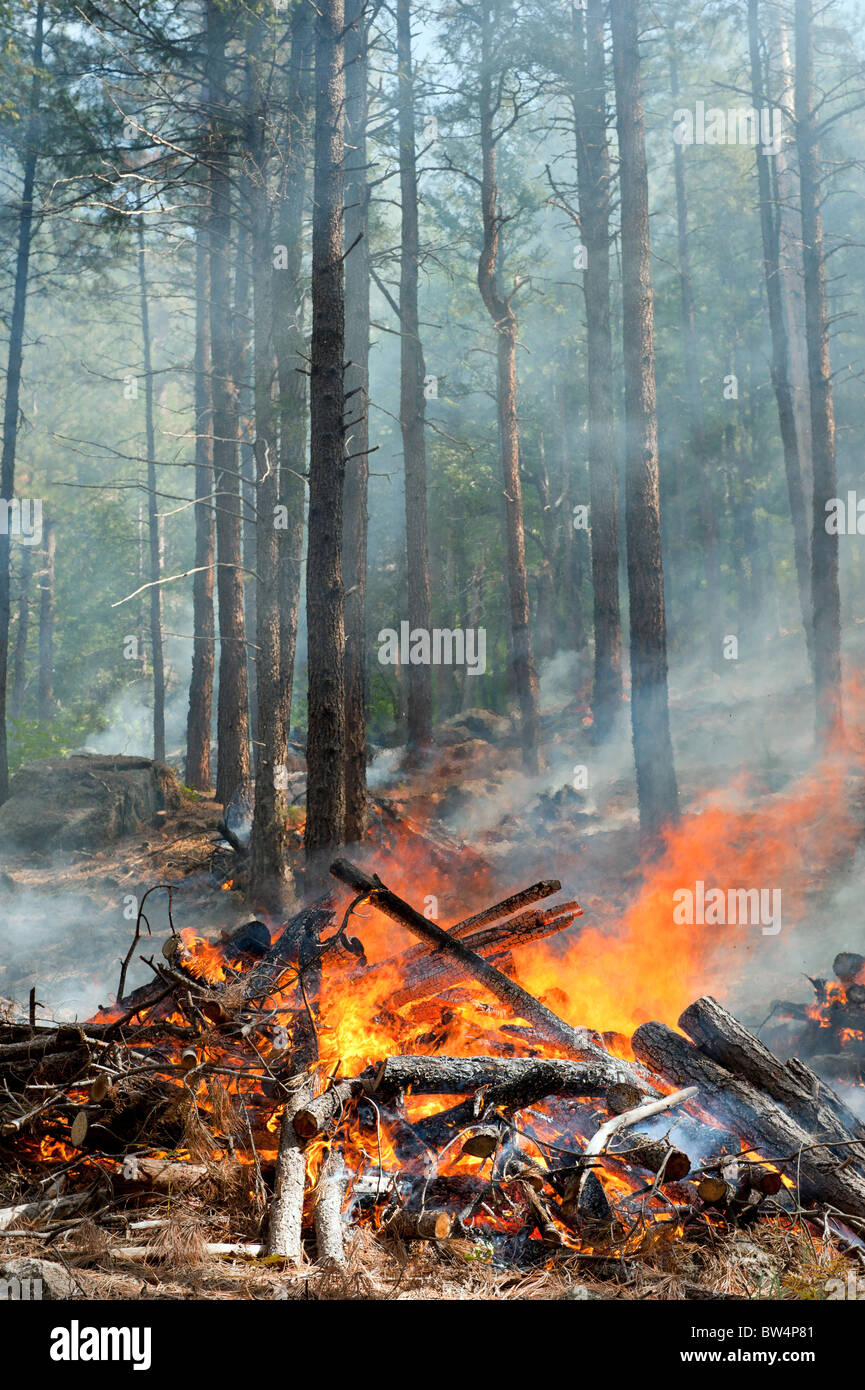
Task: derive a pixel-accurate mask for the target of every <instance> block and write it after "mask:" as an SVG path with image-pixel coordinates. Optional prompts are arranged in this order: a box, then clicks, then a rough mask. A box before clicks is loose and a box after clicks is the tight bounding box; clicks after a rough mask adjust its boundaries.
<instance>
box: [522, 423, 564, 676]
mask: <svg viewBox="0 0 865 1390" xmlns="http://www.w3.org/2000/svg"><path fill="white" fill-rule="evenodd" d="M532 480H533V482H534V484H535V489H536V491H537V494H538V501H539V502H540V505H541V536H540V543H541V559H540V563H539V565H538V607H537V638H536V641H535V648H536V651H537V655H538V657H539V658H540V659H541V660H544V659H545V658H546V659H548V658H550V657H552V656H554V655H555V652H556V626H557V624H556V580H555V564H554V560H555V553H556V516H555V512H554V511H553V502H552V497H551V496H550V475H549V472H548V471H547V446H546V440H545V439H544V432H543V430H542V429H541V430H540V431H539V432H538V467H537V471H536V472H535V473H534V475H533V479H532ZM566 521H567V523H568V524H570V517H566ZM572 601H573V596H570V597H569V602H572Z"/></svg>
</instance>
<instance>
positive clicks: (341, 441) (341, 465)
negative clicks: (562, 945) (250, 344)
mask: <svg viewBox="0 0 865 1390" xmlns="http://www.w3.org/2000/svg"><path fill="white" fill-rule="evenodd" d="M344 23H345V6H344V3H343V0H322V3H321V4H320V6H319V9H318V13H317V16H316V56H315V85H316V101H315V188H314V197H313V220H312V354H311V357H312V361H311V372H310V463H309V541H308V553H307V566H306V611H307V634H308V643H309V690H308V695H307V705H308V731H307V806H306V831H305V836H304V845H305V849H306V855H307V861H308V864H309V867H310V870H311V872H312V876H313V878H316V877H318V876H319V875H323V874H324V873H325V872H326V868H327V864H326V860H327V857H328V856H329V855H330V854H331V853H332V852H333V851H334V850H336V849H337V848H338V847H339V846H340V845H341V844H342V843H343V841H344V838H345V755H346V743H345V595H344V590H343V580H342V530H343V489H344V485H345V382H344V378H343V364H344V362H345V304H344V298H343V260H342V250H343V246H342V212H343V167H344V155H345V149H344V130H343V127H344V114H345V112H344V104H345V69H344V62H343V59H344Z"/></svg>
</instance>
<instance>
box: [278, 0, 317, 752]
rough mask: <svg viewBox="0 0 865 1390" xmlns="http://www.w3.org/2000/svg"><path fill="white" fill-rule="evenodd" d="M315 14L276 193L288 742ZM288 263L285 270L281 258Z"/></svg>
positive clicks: (301, 9)
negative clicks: (305, 213) (304, 236)
mask: <svg viewBox="0 0 865 1390" xmlns="http://www.w3.org/2000/svg"><path fill="white" fill-rule="evenodd" d="M312 13H313V12H312V8H311V6H307V5H298V6H297V8H296V9H295V11H294V15H293V18H292V26H291V59H290V64H289V92H288V99H287V103H286V107H287V109H286V125H287V131H286V136H285V144H284V159H283V169H284V176H283V179H282V181H281V183H280V186H279V188H278V195H277V196H278V201H277V208H276V217H275V237H274V243H275V244H274V248H273V250H274V257H275V258H277V257H278V261H277V260H276V259H275V267H276V265H277V264H278V265H279V269H276V273H275V274H274V278H273V297H274V346H275V349H276V361H277V376H278V383H279V405H278V415H279V496H280V503H281V506H282V507H283V508H284V509H285V511H284V516H285V525H284V526H282V527H280V528H278V531H277V534H278V537H279V615H280V630H279V671H280V707H279V718H280V721H281V723H282V726H283V730H284V738H285V743H286V747H287V746H288V740H289V737H290V728H291V703H292V693H293V690H294V663H295V656H296V652H297V625H298V615H299V611H300V576H301V563H302V554H303V527H304V509H305V504H306V492H305V475H306V457H307V415H308V409H307V406H308V402H307V385H306V383H307V377H306V372H305V359H306V340H305V336H304V325H303V284H304V281H303V209H304V203H305V199H306V189H307V165H308V163H309V160H310V148H309V146H310V132H311V124H312V111H313V104H314V90H313V56H312V55H313V24H312ZM283 256H284V264H283V260H282V257H283Z"/></svg>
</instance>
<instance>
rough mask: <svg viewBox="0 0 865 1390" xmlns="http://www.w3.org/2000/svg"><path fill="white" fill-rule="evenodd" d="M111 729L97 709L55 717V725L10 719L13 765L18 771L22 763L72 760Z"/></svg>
mask: <svg viewBox="0 0 865 1390" xmlns="http://www.w3.org/2000/svg"><path fill="white" fill-rule="evenodd" d="M106 727H107V722H106V720H105V718H104V716H103V715H102V714H101V712H100V711H99V710H98V709H96V708H94V707H93V706H90V707H84V708H81V709H79V710H70V711H69V712H66V713H59V714H57V715H55V717H54V718H53V719H52V721H51V723H50V724H49V723H46V722H45V721H44V720H41V719H10V720H9V766H10V769H11V770H12V772H17V771H18V769H19V768H20V767H21V765H22V763H29V762H33V761H34V760H35V759H37V758H56V757H62V758H65V757H68V756H69V754H70V753H74V751H75V749H76V748H80V747H82V745H83V744H86V742H87V739H88V736H89V735H90V734H95V733H98V732H100V730H102V729H104V728H106Z"/></svg>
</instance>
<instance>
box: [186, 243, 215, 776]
mask: <svg viewBox="0 0 865 1390" xmlns="http://www.w3.org/2000/svg"><path fill="white" fill-rule="evenodd" d="M209 295H210V266H209V253H208V248H207V224H206V220H205V219H204V218H202V222H201V225H200V226H199V227H198V230H197V233H196V241H195V363H194V371H195V388H194V393H195V399H194V408H195V499H196V500H195V509H194V513H195V574H194V575H193V577H192V631H193V640H192V675H191V678H190V682H189V712H188V714H187V719H186V770H185V778H186V785H187V786H188V787H192V788H193V789H194V790H195V791H199V792H206V791H209V790H210V788H211V786H212V785H213V773H212V769H211V760H210V725H211V717H212V710H213V673H214V666H215V643H214V614H213V583H214V580H213V566H214V560H215V558H216V553H215V548H216V533H215V527H214V514H213V413H212V382H211V374H210V365H211V364H210V305H209Z"/></svg>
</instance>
